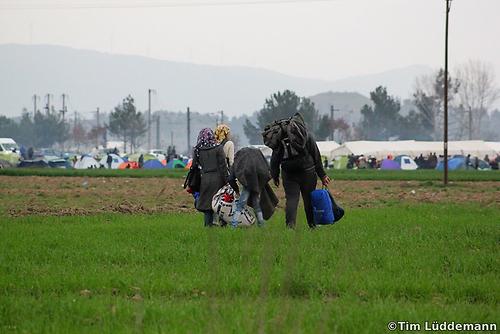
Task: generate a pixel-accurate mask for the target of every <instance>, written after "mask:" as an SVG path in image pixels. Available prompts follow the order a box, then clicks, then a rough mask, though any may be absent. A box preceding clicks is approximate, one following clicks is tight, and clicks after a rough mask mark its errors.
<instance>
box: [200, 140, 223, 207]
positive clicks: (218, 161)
mask: <svg viewBox="0 0 500 334" xmlns="http://www.w3.org/2000/svg"><path fill="white" fill-rule="evenodd" d="M195 150H196V151H195V154H194V158H193V166H194V168H198V166H199V167H201V184H200V197H199V198H198V200H197V202H196V209H198V210H199V211H207V210H212V198H213V197H214V195H215V193H217V191H219V189H220V188H222V187H223V186H224V185H225V184H226V182H227V177H228V169H227V164H226V156H225V154H224V151H223V150H222V146H220V145H218V146H216V147H212V148H205V149H203V148H202V149H195Z"/></svg>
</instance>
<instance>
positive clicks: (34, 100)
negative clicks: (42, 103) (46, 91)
mask: <svg viewBox="0 0 500 334" xmlns="http://www.w3.org/2000/svg"><path fill="white" fill-rule="evenodd" d="M37 100H38V95H36V94H35V95H33V121H34V120H35V116H36V102H37Z"/></svg>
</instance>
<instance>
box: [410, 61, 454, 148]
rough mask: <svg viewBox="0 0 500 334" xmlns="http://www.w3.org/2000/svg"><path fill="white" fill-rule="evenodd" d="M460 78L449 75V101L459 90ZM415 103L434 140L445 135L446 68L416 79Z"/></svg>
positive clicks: (424, 124) (449, 101)
mask: <svg viewBox="0 0 500 334" xmlns="http://www.w3.org/2000/svg"><path fill="white" fill-rule="evenodd" d="M459 86H460V84H459V81H458V80H454V79H452V78H450V77H448V103H451V102H452V101H453V99H454V98H455V95H456V94H457V92H458V88H459ZM413 97H414V103H415V105H416V106H417V108H418V112H419V114H420V115H421V117H422V119H423V126H424V127H425V128H426V129H427V130H428V131H429V133H430V135H431V137H432V139H433V140H440V139H442V136H443V123H444V120H443V114H444V70H443V69H440V70H439V71H438V72H436V73H434V74H431V75H424V76H421V77H419V78H417V79H416V81H415V93H414V94H413Z"/></svg>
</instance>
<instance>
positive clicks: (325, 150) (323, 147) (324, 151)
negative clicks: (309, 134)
mask: <svg viewBox="0 0 500 334" xmlns="http://www.w3.org/2000/svg"><path fill="white" fill-rule="evenodd" d="M316 144H318V149H319V153H320V154H321V155H322V156H324V157H326V158H327V159H328V160H330V161H331V160H333V151H335V150H336V149H337V148H339V147H340V145H339V144H337V143H336V142H334V141H318V142H316Z"/></svg>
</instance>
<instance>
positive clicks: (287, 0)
mask: <svg viewBox="0 0 500 334" xmlns="http://www.w3.org/2000/svg"><path fill="white" fill-rule="evenodd" d="M338 1H341V0H266V1H258V0H242V1H221V0H217V1H212V2H203V1H196V2H180V1H176V2H168V1H167V2H165V1H158V0H157V1H154V2H138V1H135V2H130V3H126V2H120V3H116V2H107V3H106V2H104V3H103V2H94V3H85V2H73V3H71V2H69V1H68V2H64V3H63V2H59V3H55V2H45V3H22V2H21V3H20V2H19V1H16V2H10V3H9V2H7V3H2V2H1V1H0V9H4V10H9V9H10V10H30V9H113V8H167V7H222V6H248V5H280V4H294V3H320V2H338Z"/></svg>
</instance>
